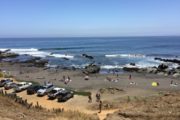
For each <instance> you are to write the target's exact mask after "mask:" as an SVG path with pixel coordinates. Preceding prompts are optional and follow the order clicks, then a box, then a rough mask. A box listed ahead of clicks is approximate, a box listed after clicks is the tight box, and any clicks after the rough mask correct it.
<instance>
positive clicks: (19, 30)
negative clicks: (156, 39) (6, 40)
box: [0, 0, 180, 37]
mask: <svg viewBox="0 0 180 120" xmlns="http://www.w3.org/2000/svg"><path fill="white" fill-rule="evenodd" d="M164 35H165V36H167V35H176V36H177V35H178V36H179V35H180V0H0V37H91V36H93V37H96V36H164Z"/></svg>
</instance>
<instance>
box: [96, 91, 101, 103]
mask: <svg viewBox="0 0 180 120" xmlns="http://www.w3.org/2000/svg"><path fill="white" fill-rule="evenodd" d="M100 99H101V95H100V93H96V102H99V101H100Z"/></svg>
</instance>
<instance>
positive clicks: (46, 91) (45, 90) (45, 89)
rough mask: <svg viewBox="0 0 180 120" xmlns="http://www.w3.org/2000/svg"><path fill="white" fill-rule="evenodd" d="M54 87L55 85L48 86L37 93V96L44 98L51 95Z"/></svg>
mask: <svg viewBox="0 0 180 120" xmlns="http://www.w3.org/2000/svg"><path fill="white" fill-rule="evenodd" d="M53 88H54V85H53V84H46V85H45V86H43V87H42V88H41V89H39V90H38V91H37V96H44V95H46V94H47V93H49V92H50V91H51V90H53Z"/></svg>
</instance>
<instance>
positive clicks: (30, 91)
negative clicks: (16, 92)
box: [27, 85, 43, 95]
mask: <svg viewBox="0 0 180 120" xmlns="http://www.w3.org/2000/svg"><path fill="white" fill-rule="evenodd" d="M42 88H43V86H41V85H33V86H30V87H29V88H28V89H27V94H28V95H32V94H35V93H36V92H37V91H38V90H39V89H42Z"/></svg>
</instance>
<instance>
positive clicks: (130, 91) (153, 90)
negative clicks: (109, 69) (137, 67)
mask: <svg viewBox="0 0 180 120" xmlns="http://www.w3.org/2000/svg"><path fill="white" fill-rule="evenodd" d="M0 69H1V70H5V71H8V74H9V75H12V76H13V78H15V79H16V80H20V81H34V82H38V83H40V84H42V85H43V83H44V82H45V81H50V82H52V83H53V84H54V85H56V86H61V87H66V88H71V89H73V90H80V91H81V90H82V91H89V92H91V93H92V99H93V102H92V103H88V97H87V96H79V95H75V96H74V98H73V99H70V100H69V101H67V102H65V103H58V102H57V100H48V98H47V96H44V97H37V96H36V95H27V94H26V91H23V92H20V93H18V94H17V95H18V96H21V97H22V98H23V99H27V100H28V102H29V103H33V104H34V105H35V104H37V102H38V104H39V105H41V106H43V107H45V108H47V109H56V108H64V109H65V110H78V111H81V112H84V113H88V114H94V113H98V109H92V106H98V103H97V102H96V101H95V94H96V93H97V92H98V90H99V89H101V88H118V89H122V90H123V91H121V92H117V93H105V94H102V95H101V98H102V101H108V102H116V101H120V100H121V99H124V98H127V97H149V96H156V95H158V94H159V93H160V92H162V91H178V90H180V85H179V86H176V87H172V86H170V81H171V80H173V81H174V82H176V83H178V84H180V80H179V78H172V77H167V76H160V75H154V74H140V73H123V74H119V75H118V76H117V75H113V74H93V75H89V80H84V77H85V75H84V74H83V73H82V72H81V71H80V70H56V69H46V70H44V68H37V67H27V66H26V64H22V63H21V64H10V63H5V62H1V64H0ZM129 74H131V75H132V79H131V80H129V79H128V77H129ZM63 76H66V77H68V76H69V77H70V78H71V80H72V81H71V82H70V83H68V84H64V82H62V81H60V80H61V79H62V77H63ZM106 77H111V78H112V79H114V80H117V79H118V81H117V82H112V81H111V82H110V81H107V80H106ZM132 81H133V82H135V83H136V84H134V85H130V82H132ZM153 81H156V82H158V83H159V84H160V85H159V86H158V87H152V86H151V83H152V82H153ZM9 92H10V91H9ZM116 110H117V108H112V109H109V110H103V112H102V113H100V114H99V115H98V116H99V117H100V118H101V119H104V118H105V117H106V115H107V114H108V113H112V112H114V111H116Z"/></svg>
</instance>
